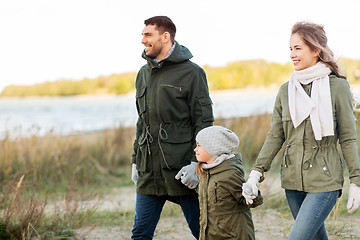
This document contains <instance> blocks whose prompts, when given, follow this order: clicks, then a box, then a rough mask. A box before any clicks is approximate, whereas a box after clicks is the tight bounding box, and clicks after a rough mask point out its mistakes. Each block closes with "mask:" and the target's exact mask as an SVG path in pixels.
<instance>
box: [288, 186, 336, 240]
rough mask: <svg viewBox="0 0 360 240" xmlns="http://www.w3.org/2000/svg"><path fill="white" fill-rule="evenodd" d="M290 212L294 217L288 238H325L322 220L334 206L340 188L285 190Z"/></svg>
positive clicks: (306, 239)
mask: <svg viewBox="0 0 360 240" xmlns="http://www.w3.org/2000/svg"><path fill="white" fill-rule="evenodd" d="M285 195H286V199H287V201H288V204H289V207H290V210H291V213H292V215H293V217H294V219H295V222H294V225H293V227H292V228H291V231H290V234H289V238H288V239H289V240H312V239H314V240H315V239H316V240H327V239H328V237H327V234H326V229H325V224H324V221H325V219H326V218H327V216H328V215H329V214H330V212H331V210H332V209H333V207H334V206H335V203H336V200H337V199H338V197H339V195H340V190H337V191H333V192H323V193H307V192H299V191H294V190H285Z"/></svg>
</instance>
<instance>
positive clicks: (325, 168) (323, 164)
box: [318, 157, 331, 177]
mask: <svg viewBox="0 0 360 240" xmlns="http://www.w3.org/2000/svg"><path fill="white" fill-rule="evenodd" d="M318 161H319V165H320V167H321V169H322V171H323V173H324V174H325V175H327V176H328V177H331V174H330V170H329V167H328V165H327V164H326V161H325V158H324V157H320V158H318Z"/></svg>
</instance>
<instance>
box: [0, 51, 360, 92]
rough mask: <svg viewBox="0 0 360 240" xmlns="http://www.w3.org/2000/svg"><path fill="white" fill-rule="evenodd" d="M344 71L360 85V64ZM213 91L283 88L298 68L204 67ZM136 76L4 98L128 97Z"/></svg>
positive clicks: (49, 85) (349, 63)
mask: <svg viewBox="0 0 360 240" xmlns="http://www.w3.org/2000/svg"><path fill="white" fill-rule="evenodd" d="M339 65H340V68H341V69H342V70H343V73H344V74H345V75H346V77H347V80H348V81H349V82H350V83H351V84H360V60H354V59H346V58H341V59H339ZM204 70H205V72H206V75H207V78H208V83H209V88H210V90H226V89H240V88H246V87H249V86H265V87H269V86H280V85H281V84H283V83H284V82H286V81H287V80H288V79H289V77H290V75H291V73H292V72H293V70H294V68H293V65H292V63H290V62H288V63H286V64H278V63H273V62H267V61H265V60H261V59H259V60H248V61H236V62H232V63H229V64H228V65H226V66H224V67H211V66H204ZM135 78H136V73H135V72H130V73H122V74H112V75H109V76H99V77H97V78H94V79H89V78H84V79H82V80H66V79H61V80H57V81H52V82H44V83H39V84H34V85H30V86H22V85H10V86H7V87H5V88H4V89H3V91H2V92H1V94H0V96H1V97H28V96H76V95H98V94H126V93H129V92H131V91H134V90H135V84H134V83H135Z"/></svg>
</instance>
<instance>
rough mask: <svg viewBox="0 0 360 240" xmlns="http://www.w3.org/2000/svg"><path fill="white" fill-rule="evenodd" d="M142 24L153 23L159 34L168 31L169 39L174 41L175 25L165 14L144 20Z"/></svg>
mask: <svg viewBox="0 0 360 240" xmlns="http://www.w3.org/2000/svg"><path fill="white" fill-rule="evenodd" d="M144 24H145V25H146V26H147V25H154V26H155V27H156V30H158V31H159V33H160V34H163V33H164V32H168V33H170V39H171V41H172V42H174V41H175V34H176V26H175V24H174V23H173V21H171V19H170V18H169V17H167V16H155V17H151V18H149V19H146V20H145V21H144Z"/></svg>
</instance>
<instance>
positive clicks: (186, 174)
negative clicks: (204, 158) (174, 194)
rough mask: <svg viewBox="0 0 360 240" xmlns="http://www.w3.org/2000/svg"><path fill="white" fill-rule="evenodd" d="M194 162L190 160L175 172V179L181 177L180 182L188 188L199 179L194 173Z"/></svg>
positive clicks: (196, 183)
mask: <svg viewBox="0 0 360 240" xmlns="http://www.w3.org/2000/svg"><path fill="white" fill-rule="evenodd" d="M195 167H196V162H192V163H190V164H189V165H187V166H184V167H182V168H181V169H180V171H179V172H178V173H177V174H176V176H175V179H177V180H179V179H180V178H181V183H182V184H184V185H185V186H187V187H188V188H190V189H194V188H196V187H197V185H198V184H199V179H198V178H197V176H196V174H195Z"/></svg>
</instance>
